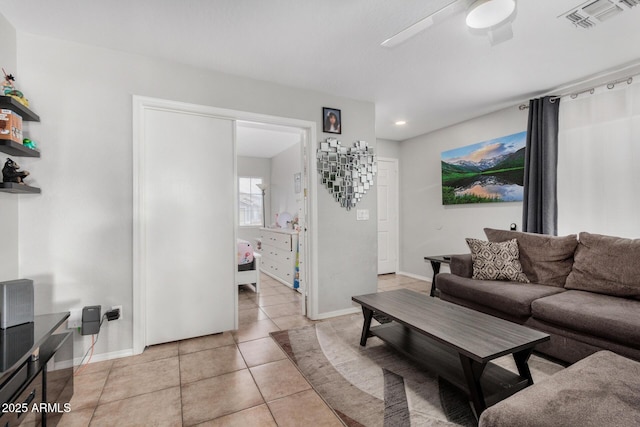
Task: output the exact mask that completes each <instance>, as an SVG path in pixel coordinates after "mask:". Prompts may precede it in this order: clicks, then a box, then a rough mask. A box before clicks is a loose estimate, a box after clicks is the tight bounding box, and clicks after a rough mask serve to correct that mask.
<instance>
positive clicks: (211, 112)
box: [132, 95, 318, 354]
mask: <svg viewBox="0 0 640 427" xmlns="http://www.w3.org/2000/svg"><path fill="white" fill-rule="evenodd" d="M132 104H133V144H132V149H133V306H132V307H133V310H132V318H133V354H140V353H142V352H143V351H144V348H145V347H146V297H145V296H146V290H147V286H146V282H145V277H144V272H143V271H142V270H143V269H142V268H141V266H142V265H144V262H145V260H146V250H145V247H144V242H145V238H146V236H145V224H144V221H143V219H144V216H143V214H144V206H145V204H144V201H145V195H144V191H143V189H144V184H145V183H144V179H143V177H144V174H143V172H144V170H145V165H144V148H145V147H144V141H145V129H144V125H143V124H144V114H145V111H147V110H161V111H169V112H176V113H183V114H195V115H203V116H207V117H213V118H219V119H227V120H232V121H233V122H234V136H233V153H234V159H235V158H237V155H236V140H235V125H236V122H237V121H251V122H262V123H268V124H274V125H283V126H291V127H298V128H301V129H303V130H304V131H305V133H306V135H305V136H306V141H307V142H308V144H307V147H306V153H305V154H306V162H305V165H304V166H305V168H306V170H307V178H308V182H307V184H308V185H307V186H306V188H305V190H306V191H307V197H306V198H305V199H306V208H307V213H308V214H307V218H306V224H303V230H305V229H306V230H307V231H306V236H307V239H306V240H307V245H306V246H307V248H306V249H307V260H308V261H307V262H306V263H305V264H306V265H305V266H304V268H305V277H306V278H307V282H306V287H305V293H306V294H307V295H306V298H308V304H307V315H308V316H309V317H311V318H314V317H313V316H315V315H317V313H318V307H317V303H318V298H317V296H318V289H317V288H318V286H317V283H318V272H317V265H318V207H317V194H316V189H317V182H318V178H317V176H316V170H317V166H316V162H315V152H316V149H317V145H318V143H317V141H316V139H317V136H316V135H317V129H316V126H317V125H316V122H315V121H307V120H300V119H291V118H286V117H279V116H271V115H266V114H257V113H251V112H245V111H238V110H231V109H226V108H217V107H210V106H206V105H197V104H190V103H185V102H179V101H171V100H166V99H160V98H152V97H145V96H139V95H133V96H132ZM235 162H236V160H234V167H233V170H234V176H236V177H237V165H236V163H235ZM237 181H238V180H237V179H235V182H234V184H233V185H234V188H235V193H236V194H237V185H238V182H237ZM233 203H234V212H236V214H235V215H234V216H235V219H234V221H235V227H234V243H235V238H237V230H238V215H237V209H238V207H237V196H236V199H235V200H234V201H233ZM229 250H234V247H230V248H229ZM234 268H235V265H234ZM230 286H234V287H237V286H236V285H235V281H234V283H231V284H230ZM234 295H235V296H234V300H235V311H236V315H235V322H234V324H235V328H237V327H238V313H237V311H238V310H237V309H238V295H237V292H235V293H234Z"/></svg>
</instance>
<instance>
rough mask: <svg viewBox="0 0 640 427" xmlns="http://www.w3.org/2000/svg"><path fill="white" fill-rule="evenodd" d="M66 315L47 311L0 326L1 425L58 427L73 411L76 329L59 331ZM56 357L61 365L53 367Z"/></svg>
mask: <svg viewBox="0 0 640 427" xmlns="http://www.w3.org/2000/svg"><path fill="white" fill-rule="evenodd" d="M68 317H69V313H68V312H66V313H55V314H45V315H40V316H35V318H34V321H33V322H31V323H25V324H22V325H18V326H13V327H11V328H7V329H0V405H2V412H0V427H9V426H17V425H19V424H21V423H23V422H25V424H30V423H34V424H35V425H42V426H55V425H57V424H58V421H59V420H60V418H62V415H63V414H64V413H65V412H68V411H69V410H70V407H69V406H68V403H69V401H70V400H71V396H72V395H73V333H72V332H67V331H63V332H62V333H57V334H56V333H55V332H56V330H57V329H58V328H60V326H62V324H63V323H64V322H65V320H67V318H68ZM52 360H53V361H54V363H55V364H56V365H57V366H56V368H58V369H51V368H52V367H51V365H50V364H49V362H50V361H52ZM48 365H49V366H48ZM65 404H67V405H66V406H65Z"/></svg>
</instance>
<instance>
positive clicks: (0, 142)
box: [0, 139, 40, 157]
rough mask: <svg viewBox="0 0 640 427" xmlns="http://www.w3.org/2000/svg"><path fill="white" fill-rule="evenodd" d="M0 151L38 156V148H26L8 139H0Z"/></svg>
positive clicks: (22, 155)
mask: <svg viewBox="0 0 640 427" xmlns="http://www.w3.org/2000/svg"><path fill="white" fill-rule="evenodd" d="M0 151H2V152H3V153H7V154H9V155H11V156H18V157H40V152H39V151H38V150H33V149H31V148H27V147H25V146H24V145H22V144H19V143H17V142H15V141H11V140H9V139H0Z"/></svg>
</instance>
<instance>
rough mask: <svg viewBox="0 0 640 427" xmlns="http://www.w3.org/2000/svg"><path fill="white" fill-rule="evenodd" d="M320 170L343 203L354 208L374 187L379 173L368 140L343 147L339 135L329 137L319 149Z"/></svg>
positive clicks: (326, 182) (325, 183)
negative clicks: (374, 181) (375, 177)
mask: <svg viewBox="0 0 640 427" xmlns="http://www.w3.org/2000/svg"><path fill="white" fill-rule="evenodd" d="M317 157H318V173H319V174H320V178H321V179H322V183H323V184H324V185H325V187H327V190H329V193H331V194H333V197H334V198H335V199H336V201H337V202H338V203H340V206H342V207H343V208H346V209H347V210H350V209H351V208H353V207H355V206H356V204H357V203H358V202H359V201H360V199H362V197H363V196H364V195H365V194H366V193H367V191H368V190H369V188H371V187H372V186H373V177H374V175H375V174H376V172H377V169H378V166H377V165H376V156H375V154H374V153H373V148H371V147H369V146H368V144H367V143H366V142H365V141H356V142H355V143H354V144H353V147H343V146H342V145H341V144H340V141H338V140H337V139H335V138H327V139H326V140H325V141H323V142H321V143H320V148H318V155H317Z"/></svg>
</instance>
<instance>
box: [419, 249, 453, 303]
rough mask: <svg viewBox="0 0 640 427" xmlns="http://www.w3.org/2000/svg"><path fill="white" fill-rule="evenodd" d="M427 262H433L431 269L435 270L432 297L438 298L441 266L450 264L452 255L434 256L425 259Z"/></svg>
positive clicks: (432, 281)
mask: <svg viewBox="0 0 640 427" xmlns="http://www.w3.org/2000/svg"><path fill="white" fill-rule="evenodd" d="M424 260H425V261H429V262H431V268H432V269H433V279H431V293H430V295H431V296H432V297H434V296H436V276H437V275H438V273H440V265H441V264H450V263H451V255H432V256H426V257H424Z"/></svg>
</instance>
